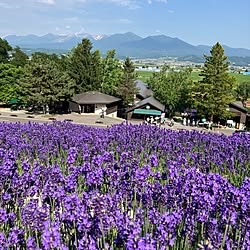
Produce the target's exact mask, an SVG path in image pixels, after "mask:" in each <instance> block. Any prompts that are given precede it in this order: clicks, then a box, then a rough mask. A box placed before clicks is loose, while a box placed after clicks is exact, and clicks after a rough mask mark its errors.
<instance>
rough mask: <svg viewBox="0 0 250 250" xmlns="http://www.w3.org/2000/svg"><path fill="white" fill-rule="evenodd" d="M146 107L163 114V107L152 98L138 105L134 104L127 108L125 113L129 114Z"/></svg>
mask: <svg viewBox="0 0 250 250" xmlns="http://www.w3.org/2000/svg"><path fill="white" fill-rule="evenodd" d="M147 105H151V106H153V107H154V108H156V109H158V110H160V111H162V112H164V111H165V105H163V104H161V103H160V102H159V101H157V100H156V99H155V98H154V97H153V96H150V97H148V98H146V99H144V100H142V101H140V102H138V103H136V104H135V105H134V106H133V107H131V108H129V109H128V110H127V112H131V111H133V110H134V109H139V108H143V107H146V106H147Z"/></svg>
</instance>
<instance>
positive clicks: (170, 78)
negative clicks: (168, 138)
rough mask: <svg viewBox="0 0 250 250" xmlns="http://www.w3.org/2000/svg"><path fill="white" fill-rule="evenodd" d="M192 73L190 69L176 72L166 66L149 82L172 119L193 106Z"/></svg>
mask: <svg viewBox="0 0 250 250" xmlns="http://www.w3.org/2000/svg"><path fill="white" fill-rule="evenodd" d="M191 72H192V70H191V69H190V68H187V69H180V70H174V69H171V68H169V67H168V66H167V65H164V66H163V67H162V69H161V71H160V72H156V73H154V74H153V77H151V79H150V81H149V87H150V88H151V89H152V90H153V92H154V96H155V97H156V98H157V99H158V100H159V101H160V102H161V103H162V104H164V105H165V106H166V109H167V111H168V114H169V116H170V117H172V116H173V115H174V112H175V111H177V110H179V111H183V110H184V109H185V108H188V107H190V106H191V103H190V99H191V98H190V96H191V95H190V93H191V86H192V80H191Z"/></svg>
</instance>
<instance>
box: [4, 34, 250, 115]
mask: <svg viewBox="0 0 250 250" xmlns="http://www.w3.org/2000/svg"><path fill="white" fill-rule="evenodd" d="M228 67H229V62H228V60H227V57H226V56H225V54H224V49H223V47H222V46H221V45H220V44H219V43H216V44H215V45H214V46H213V47H212V49H211V51H210V55H209V56H205V63H204V66H203V68H202V71H201V76H202V79H201V80H200V81H198V82H194V81H192V80H191V72H192V69H190V68H186V69H180V70H175V69H173V68H170V67H169V66H167V65H164V66H163V67H161V71H160V72H156V73H154V74H153V76H152V77H151V78H150V80H149V82H148V85H149V87H150V88H151V89H152V90H153V92H154V96H155V97H156V98H157V99H158V100H159V101H160V102H161V103H162V104H164V105H165V106H166V111H167V113H168V114H169V115H170V116H172V115H173V114H174V113H175V112H176V111H184V110H185V109H188V108H190V109H191V108H196V109H197V110H198V113H199V114H200V115H202V116H206V117H209V118H210V119H213V117H214V116H219V117H222V118H224V117H227V116H228V112H227V110H226V108H225V107H226V106H227V105H228V104H229V103H230V102H232V101H233V100H235V99H237V100H240V101H242V103H243V105H245V104H246V101H247V99H248V98H249V97H250V82H245V83H241V84H239V85H237V84H236V80H235V79H234V78H233V77H231V76H230V74H229V72H228ZM136 77H137V75H136V72H135V67H134V64H133V63H132V61H131V60H130V58H126V59H125V61H124V62H123V63H121V62H120V60H119V59H118V58H117V56H116V52H115V50H110V51H108V52H107V53H106V55H105V56H104V57H102V56H101V53H100V51H99V50H93V47H92V44H91V42H90V41H89V40H88V39H83V40H82V42H81V43H79V44H78V45H77V46H76V47H74V48H73V49H72V50H71V51H70V53H69V54H67V55H61V56H58V55H56V54H46V53H40V52H36V53H34V54H32V56H31V58H28V56H27V55H26V54H25V53H24V52H23V51H22V50H21V49H20V48H19V47H16V48H12V47H11V46H10V45H9V44H8V42H7V41H6V40H4V39H1V38H0V102H2V103H8V102H10V101H11V100H17V101H18V102H21V103H26V104H28V105H35V106H40V107H43V109H44V111H45V112H46V111H47V107H53V106H55V104H56V103H58V102H64V101H68V100H70V98H71V97H72V96H73V95H75V94H78V93H81V92H85V91H100V92H102V93H105V94H109V95H113V96H117V97H120V98H121V99H122V101H123V105H124V107H126V106H128V105H129V104H131V103H133V100H134V95H135V94H136V93H137V91H138V90H137V89H136V86H135V82H134V81H135V80H136Z"/></svg>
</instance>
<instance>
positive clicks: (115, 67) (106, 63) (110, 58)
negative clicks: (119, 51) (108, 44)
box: [101, 50, 122, 96]
mask: <svg viewBox="0 0 250 250" xmlns="http://www.w3.org/2000/svg"><path fill="white" fill-rule="evenodd" d="M102 70H103V72H102V81H101V92H103V93H105V94H108V95H114V96H116V95H117V87H118V84H119V82H120V80H121V76H122V65H121V63H120V61H119V60H118V59H117V58H116V57H115V50H110V51H108V52H107V54H106V57H105V58H103V60H102Z"/></svg>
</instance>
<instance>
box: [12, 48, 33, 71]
mask: <svg viewBox="0 0 250 250" xmlns="http://www.w3.org/2000/svg"><path fill="white" fill-rule="evenodd" d="M28 59H29V57H28V56H27V55H26V54H25V53H24V52H23V51H22V50H21V49H20V48H19V47H16V48H14V50H13V52H12V58H11V63H12V64H13V65H15V66H20V67H23V66H24V65H25V64H26V63H28Z"/></svg>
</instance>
